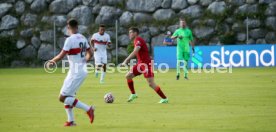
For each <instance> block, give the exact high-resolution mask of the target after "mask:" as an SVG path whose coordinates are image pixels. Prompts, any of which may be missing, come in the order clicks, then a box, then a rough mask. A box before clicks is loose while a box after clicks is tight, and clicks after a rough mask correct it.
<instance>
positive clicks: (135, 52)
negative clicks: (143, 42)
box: [123, 47, 140, 65]
mask: <svg viewBox="0 0 276 132" xmlns="http://www.w3.org/2000/svg"><path fill="white" fill-rule="evenodd" d="M139 50H140V47H135V48H134V49H133V51H132V52H131V53H130V55H129V56H128V57H127V58H126V59H125V61H124V62H123V65H126V64H127V63H128V62H129V60H130V59H132V58H134V57H135V55H136V54H137V53H138V52H139Z"/></svg>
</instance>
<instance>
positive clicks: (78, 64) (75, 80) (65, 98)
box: [47, 19, 94, 126]
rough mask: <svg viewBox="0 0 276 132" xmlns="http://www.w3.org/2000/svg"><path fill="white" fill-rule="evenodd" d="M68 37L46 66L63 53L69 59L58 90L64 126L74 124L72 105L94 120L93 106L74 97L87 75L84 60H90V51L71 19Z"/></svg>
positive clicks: (76, 23) (61, 56) (85, 40)
mask: <svg viewBox="0 0 276 132" xmlns="http://www.w3.org/2000/svg"><path fill="white" fill-rule="evenodd" d="M67 31H68V33H69V35H70V36H69V37H68V38H67V39H66V40H65V43H64V46H63V49H62V51H61V52H60V53H59V54H58V55H57V56H56V57H54V58H53V59H52V60H50V63H48V64H47V66H50V65H53V63H56V62H57V61H59V60H61V59H62V58H63V57H64V56H65V55H67V57H68V61H69V67H70V68H69V71H68V73H67V76H66V78H65V80H64V83H63V86H62V88H61V90H60V96H59V100H60V101H61V102H62V103H64V106H65V111H66V113H67V117H68V120H67V122H65V124H64V126H75V125H76V124H75V120H74V115H73V107H77V108H80V109H83V110H84V111H85V112H87V115H88V117H89V119H90V123H93V120H94V107H93V106H88V105H87V104H85V103H83V102H81V101H79V100H78V99H76V98H75V95H76V92H77V91H78V89H79V88H80V85H81V84H82V82H83V81H84V79H85V78H86V76H87V67H86V62H87V61H89V60H90V58H91V56H92V51H91V50H90V46H89V44H88V41H87V39H86V38H85V37H84V36H83V35H81V34H79V33H78V22H77V21H76V20H74V19H71V20H69V21H68V22H67Z"/></svg>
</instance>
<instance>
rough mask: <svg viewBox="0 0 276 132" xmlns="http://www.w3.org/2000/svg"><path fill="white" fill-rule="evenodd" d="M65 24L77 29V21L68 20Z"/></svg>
mask: <svg viewBox="0 0 276 132" xmlns="http://www.w3.org/2000/svg"><path fill="white" fill-rule="evenodd" d="M67 24H68V25H69V26H70V27H72V28H77V27H78V21H77V20H75V19H69V20H68V21H67Z"/></svg>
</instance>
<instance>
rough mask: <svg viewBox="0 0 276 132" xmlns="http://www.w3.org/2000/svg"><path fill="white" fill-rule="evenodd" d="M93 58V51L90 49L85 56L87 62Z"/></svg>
mask: <svg viewBox="0 0 276 132" xmlns="http://www.w3.org/2000/svg"><path fill="white" fill-rule="evenodd" d="M91 58H92V51H91V49H88V50H87V53H86V55H85V60H86V62H88V61H89V60H90V59H91Z"/></svg>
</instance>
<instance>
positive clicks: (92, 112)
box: [87, 106, 95, 124]
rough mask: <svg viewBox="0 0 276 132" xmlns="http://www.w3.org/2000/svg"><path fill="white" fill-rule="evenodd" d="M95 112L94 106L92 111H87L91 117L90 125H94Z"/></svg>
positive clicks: (91, 108)
mask: <svg viewBox="0 0 276 132" xmlns="http://www.w3.org/2000/svg"><path fill="white" fill-rule="evenodd" d="M94 111H95V108H94V106H91V107H90V109H89V110H88V111H87V115H88V117H89V119H90V123H91V124H92V123H93V121H94V118H95V116H94Z"/></svg>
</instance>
